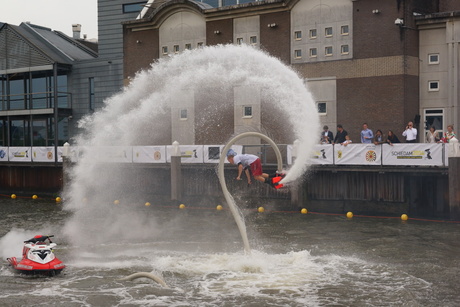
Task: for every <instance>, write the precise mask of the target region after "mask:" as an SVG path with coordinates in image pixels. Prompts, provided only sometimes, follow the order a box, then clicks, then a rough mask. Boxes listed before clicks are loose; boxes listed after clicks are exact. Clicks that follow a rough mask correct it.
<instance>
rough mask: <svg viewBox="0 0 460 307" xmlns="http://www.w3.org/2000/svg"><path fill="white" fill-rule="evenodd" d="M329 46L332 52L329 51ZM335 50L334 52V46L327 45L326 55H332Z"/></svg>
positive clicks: (325, 48)
mask: <svg viewBox="0 0 460 307" xmlns="http://www.w3.org/2000/svg"><path fill="white" fill-rule="evenodd" d="M328 48H330V49H331V52H328ZM333 52H334V49H333V48H332V46H326V47H324V55H325V56H332V54H333Z"/></svg>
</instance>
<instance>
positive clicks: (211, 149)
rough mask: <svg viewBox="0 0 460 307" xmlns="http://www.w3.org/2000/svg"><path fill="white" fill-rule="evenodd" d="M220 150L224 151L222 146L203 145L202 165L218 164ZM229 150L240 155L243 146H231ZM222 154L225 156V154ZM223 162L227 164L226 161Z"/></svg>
mask: <svg viewBox="0 0 460 307" xmlns="http://www.w3.org/2000/svg"><path fill="white" fill-rule="evenodd" d="M222 149H224V145H203V155H204V163H219V161H220V154H221V152H222ZM231 149H233V150H234V151H236V153H238V154H241V152H242V151H243V145H232V147H231ZM223 154H225V155H226V154H227V153H223ZM224 161H225V163H229V162H228V161H227V159H225V160H224Z"/></svg>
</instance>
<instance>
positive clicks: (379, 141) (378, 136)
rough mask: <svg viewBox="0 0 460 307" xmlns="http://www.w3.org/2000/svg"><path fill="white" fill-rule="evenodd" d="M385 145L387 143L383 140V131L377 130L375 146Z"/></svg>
mask: <svg viewBox="0 0 460 307" xmlns="http://www.w3.org/2000/svg"><path fill="white" fill-rule="evenodd" d="M383 143H385V141H384V140H383V133H382V130H380V129H377V131H376V132H375V138H374V144H375V145H379V144H383Z"/></svg>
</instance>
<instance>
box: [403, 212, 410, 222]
mask: <svg viewBox="0 0 460 307" xmlns="http://www.w3.org/2000/svg"><path fill="white" fill-rule="evenodd" d="M408 219H409V217H408V216H407V214H403V215H401V220H403V221H407V220H408Z"/></svg>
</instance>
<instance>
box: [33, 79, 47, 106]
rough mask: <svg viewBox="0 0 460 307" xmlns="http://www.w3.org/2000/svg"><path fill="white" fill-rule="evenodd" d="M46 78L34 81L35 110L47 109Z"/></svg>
mask: <svg viewBox="0 0 460 307" xmlns="http://www.w3.org/2000/svg"><path fill="white" fill-rule="evenodd" d="M46 79H47V78H46V77H37V78H35V77H34V78H33V79H32V92H33V94H32V105H33V108H34V109H44V108H46V105H47V103H46V96H47V93H46V90H47V86H46V81H47V80H46Z"/></svg>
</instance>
